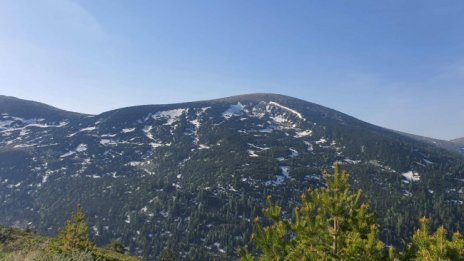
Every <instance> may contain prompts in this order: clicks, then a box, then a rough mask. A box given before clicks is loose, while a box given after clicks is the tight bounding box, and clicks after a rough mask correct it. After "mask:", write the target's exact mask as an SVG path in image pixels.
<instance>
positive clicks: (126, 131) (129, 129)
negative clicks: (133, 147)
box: [121, 128, 135, 133]
mask: <svg viewBox="0 0 464 261" xmlns="http://www.w3.org/2000/svg"><path fill="white" fill-rule="evenodd" d="M133 131H135V128H125V129H122V131H121V132H122V133H129V132H133Z"/></svg>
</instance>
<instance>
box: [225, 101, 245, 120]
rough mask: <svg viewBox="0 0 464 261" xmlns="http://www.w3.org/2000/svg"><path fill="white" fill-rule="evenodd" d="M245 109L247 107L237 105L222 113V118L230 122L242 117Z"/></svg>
mask: <svg viewBox="0 0 464 261" xmlns="http://www.w3.org/2000/svg"><path fill="white" fill-rule="evenodd" d="M244 108H245V106H244V105H242V104H241V103H240V102H239V103H237V104H235V105H230V107H229V109H227V110H226V111H225V112H223V113H222V117H224V118H225V119H226V120H228V119H230V118H232V117H234V116H241V115H242V111H243V109H244Z"/></svg>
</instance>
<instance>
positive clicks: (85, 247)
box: [50, 205, 95, 253]
mask: <svg viewBox="0 0 464 261" xmlns="http://www.w3.org/2000/svg"><path fill="white" fill-rule="evenodd" d="M85 219H86V217H85V214H84V212H83V211H82V209H81V207H80V206H79V205H78V206H77V209H76V212H75V213H72V215H71V218H70V219H69V220H68V221H66V227H65V228H64V229H63V230H61V231H60V232H59V234H58V239H57V240H54V241H52V242H51V245H50V248H51V249H52V251H55V252H63V253H66V252H72V251H91V250H93V249H94V248H95V244H94V243H93V242H92V241H91V240H90V234H89V231H90V228H89V226H87V224H86V222H85Z"/></svg>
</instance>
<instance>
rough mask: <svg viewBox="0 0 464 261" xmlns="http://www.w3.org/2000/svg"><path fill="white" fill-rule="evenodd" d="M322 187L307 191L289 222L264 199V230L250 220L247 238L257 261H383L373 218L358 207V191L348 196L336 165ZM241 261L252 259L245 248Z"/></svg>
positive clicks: (345, 180)
mask: <svg viewBox="0 0 464 261" xmlns="http://www.w3.org/2000/svg"><path fill="white" fill-rule="evenodd" d="M324 179H325V181H326V183H327V187H326V188H320V189H316V190H308V191H307V192H306V193H304V194H303V195H302V196H301V207H297V208H295V209H294V211H293V219H292V220H288V219H285V218H283V217H282V213H281V212H282V209H281V207H279V206H277V205H275V204H273V203H272V200H271V197H268V198H267V204H268V207H267V208H265V209H264V210H263V211H264V216H265V217H266V218H267V219H268V220H269V221H270V222H271V224H270V225H269V226H266V227H265V226H263V224H262V222H261V220H260V219H259V218H256V219H255V233H254V234H253V235H252V240H253V242H254V244H255V248H256V249H257V250H259V251H260V252H261V255H260V256H259V257H258V259H259V260H383V259H386V258H387V257H386V256H385V253H384V244H383V243H382V242H381V241H380V240H379V238H378V234H379V232H378V226H377V224H376V223H375V215H374V214H373V213H372V212H370V211H369V205H368V204H365V203H361V200H360V198H361V195H362V192H361V190H358V191H357V192H356V193H352V192H351V188H350V185H349V183H348V180H349V175H348V174H347V173H346V172H345V171H344V172H343V173H340V169H339V165H338V164H336V165H335V170H334V173H333V177H330V176H329V174H328V173H327V172H324ZM241 256H242V260H253V259H254V257H253V255H252V254H251V253H250V252H249V251H248V250H247V249H245V250H244V251H242V254H241Z"/></svg>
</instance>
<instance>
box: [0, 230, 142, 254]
mask: <svg viewBox="0 0 464 261" xmlns="http://www.w3.org/2000/svg"><path fill="white" fill-rule="evenodd" d="M51 239H52V238H48V237H44V236H40V235H36V234H34V233H32V232H28V231H23V230H19V229H15V228H7V227H1V226H0V260H11V261H16V260H18V261H19V260H36V259H37V258H38V257H40V256H41V254H42V253H43V250H44V248H45V247H46V246H47V244H48V242H49V241H50V240H51ZM93 254H94V256H98V257H100V258H101V259H100V260H108V261H139V260H140V259H138V258H136V257H131V256H127V255H123V254H120V253H117V252H114V251H111V250H107V249H103V248H97V249H96V250H94V251H93ZM77 255H79V257H80V258H77V260H89V257H90V256H91V255H90V254H88V253H87V254H85V253H80V254H77ZM74 258H75V257H74ZM39 260H40V259H39ZM57 260H61V258H57ZM73 260H76V259H73Z"/></svg>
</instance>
